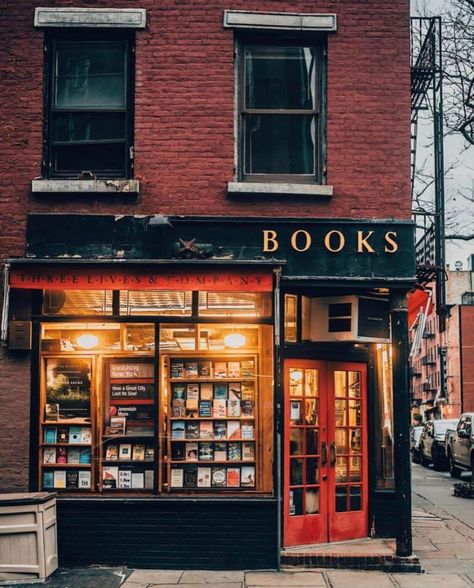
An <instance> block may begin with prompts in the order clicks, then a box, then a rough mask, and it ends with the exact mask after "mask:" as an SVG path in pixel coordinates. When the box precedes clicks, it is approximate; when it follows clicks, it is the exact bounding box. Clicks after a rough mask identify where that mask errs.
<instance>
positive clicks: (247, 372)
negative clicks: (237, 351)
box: [240, 359, 255, 378]
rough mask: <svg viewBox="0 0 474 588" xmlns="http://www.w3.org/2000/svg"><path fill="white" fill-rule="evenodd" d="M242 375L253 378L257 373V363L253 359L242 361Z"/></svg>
mask: <svg viewBox="0 0 474 588" xmlns="http://www.w3.org/2000/svg"><path fill="white" fill-rule="evenodd" d="M240 375H241V376H242V377H243V378H252V377H253V376H254V375H255V365H254V361H253V359H248V360H244V361H242V363H241V364H240Z"/></svg>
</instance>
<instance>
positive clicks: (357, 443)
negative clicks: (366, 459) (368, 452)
mask: <svg viewBox="0 0 474 588" xmlns="http://www.w3.org/2000/svg"><path fill="white" fill-rule="evenodd" d="M350 436H351V451H352V453H360V452H361V451H362V430H361V429H351V431H350Z"/></svg>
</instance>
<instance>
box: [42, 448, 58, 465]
mask: <svg viewBox="0 0 474 588" xmlns="http://www.w3.org/2000/svg"><path fill="white" fill-rule="evenodd" d="M43 463H56V447H45V448H44V449H43Z"/></svg>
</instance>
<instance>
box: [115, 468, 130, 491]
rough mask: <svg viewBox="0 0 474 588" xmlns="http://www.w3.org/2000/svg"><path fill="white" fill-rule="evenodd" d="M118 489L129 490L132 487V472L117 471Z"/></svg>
mask: <svg viewBox="0 0 474 588" xmlns="http://www.w3.org/2000/svg"><path fill="white" fill-rule="evenodd" d="M118 487H119V488H131V487H132V470H119V477H118Z"/></svg>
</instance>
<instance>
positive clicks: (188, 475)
mask: <svg viewBox="0 0 474 588" xmlns="http://www.w3.org/2000/svg"><path fill="white" fill-rule="evenodd" d="M183 486H184V487H185V488H196V487H197V467H193V466H191V467H187V468H185V469H184V475H183Z"/></svg>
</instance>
